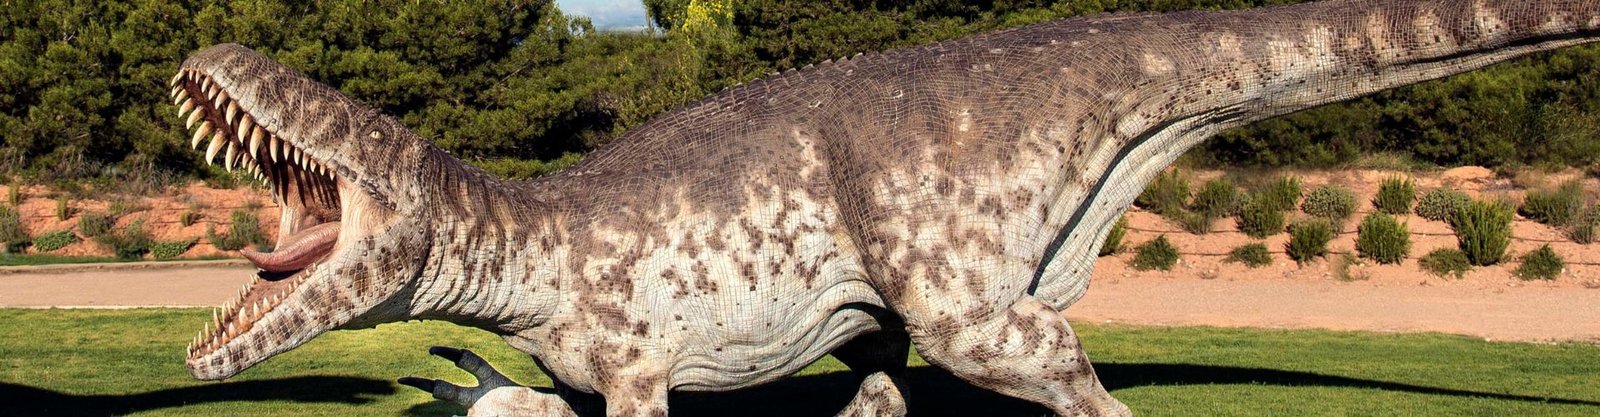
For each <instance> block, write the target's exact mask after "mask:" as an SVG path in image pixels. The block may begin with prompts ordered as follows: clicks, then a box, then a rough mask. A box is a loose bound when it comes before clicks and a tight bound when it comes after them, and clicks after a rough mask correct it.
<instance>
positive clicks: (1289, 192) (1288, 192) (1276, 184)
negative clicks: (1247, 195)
mask: <svg viewBox="0 0 1600 417" xmlns="http://www.w3.org/2000/svg"><path fill="white" fill-rule="evenodd" d="M1251 200H1253V201H1258V202H1260V203H1261V204H1262V205H1263V206H1264V207H1266V208H1267V209H1269V210H1273V211H1289V210H1294V208H1295V206H1297V205H1299V204H1300V178H1297V177H1291V176H1287V175H1286V176H1281V177H1278V178H1277V179H1275V180H1273V181H1272V183H1271V184H1268V185H1267V187H1266V188H1263V189H1260V190H1257V191H1256V192H1255V193H1254V195H1253V196H1252V199H1251Z"/></svg>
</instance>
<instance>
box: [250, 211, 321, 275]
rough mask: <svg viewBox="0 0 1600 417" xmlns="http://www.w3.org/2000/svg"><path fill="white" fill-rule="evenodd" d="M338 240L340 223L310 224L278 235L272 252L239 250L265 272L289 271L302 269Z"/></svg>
mask: <svg viewBox="0 0 1600 417" xmlns="http://www.w3.org/2000/svg"><path fill="white" fill-rule="evenodd" d="M338 239H339V222H327V223H323V224H319V225H316V226H311V227H310V228H307V229H305V230H301V231H300V232H299V233H295V234H293V235H289V236H285V237H280V238H278V248H277V249H275V250H273V251H272V253H261V252H257V251H255V250H252V249H243V250H240V251H239V253H240V254H242V255H244V257H245V258H246V259H249V260H250V262H253V263H255V264H256V267H257V268H261V270H263V271H267V272H289V271H295V270H300V269H304V268H305V267H306V266H309V265H311V263H312V262H315V261H316V260H317V259H319V258H321V257H322V255H326V254H327V253H328V251H330V250H333V243H334V242H335V241H338Z"/></svg>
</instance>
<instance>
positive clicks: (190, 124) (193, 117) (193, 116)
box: [183, 109, 205, 129]
mask: <svg viewBox="0 0 1600 417" xmlns="http://www.w3.org/2000/svg"><path fill="white" fill-rule="evenodd" d="M203 115H205V110H203V109H202V110H195V111H194V113H189V120H188V121H186V122H184V123H183V128H184V129H193V128H194V122H198V121H200V116H203Z"/></svg>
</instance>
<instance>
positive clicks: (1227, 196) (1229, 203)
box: [1189, 178, 1240, 218]
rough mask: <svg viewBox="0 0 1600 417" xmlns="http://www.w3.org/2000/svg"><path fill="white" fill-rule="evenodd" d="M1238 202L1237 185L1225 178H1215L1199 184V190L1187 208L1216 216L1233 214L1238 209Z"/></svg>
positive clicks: (1209, 215)
mask: <svg viewBox="0 0 1600 417" xmlns="http://www.w3.org/2000/svg"><path fill="white" fill-rule="evenodd" d="M1239 203H1240V195H1239V187H1235V186H1234V185H1233V182H1232V181H1228V179H1226V178H1217V179H1214V180H1211V181H1206V183H1205V184H1202V185H1201V186H1200V192H1199V193H1196V194H1195V195H1194V201H1192V202H1190V203H1189V210H1190V211H1194V212H1197V213H1201V214H1205V215H1206V216H1207V217H1211V218H1218V217H1224V216H1227V215H1230V214H1233V213H1234V211H1235V210H1238V208H1239Z"/></svg>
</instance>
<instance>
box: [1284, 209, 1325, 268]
mask: <svg viewBox="0 0 1600 417" xmlns="http://www.w3.org/2000/svg"><path fill="white" fill-rule="evenodd" d="M1331 240H1333V224H1332V223H1329V222H1328V220H1327V219H1324V218H1313V219H1308V220H1301V221H1299V222H1295V224H1294V225H1292V226H1289V243H1288V245H1287V246H1285V247H1284V249H1285V251H1287V252H1288V253H1289V259H1293V260H1294V261H1295V262H1297V263H1300V264H1302V265H1303V264H1305V263H1307V262H1310V261H1312V260H1314V259H1316V258H1321V257H1324V256H1327V255H1328V241H1331Z"/></svg>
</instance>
